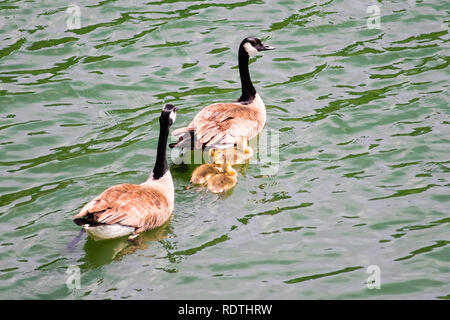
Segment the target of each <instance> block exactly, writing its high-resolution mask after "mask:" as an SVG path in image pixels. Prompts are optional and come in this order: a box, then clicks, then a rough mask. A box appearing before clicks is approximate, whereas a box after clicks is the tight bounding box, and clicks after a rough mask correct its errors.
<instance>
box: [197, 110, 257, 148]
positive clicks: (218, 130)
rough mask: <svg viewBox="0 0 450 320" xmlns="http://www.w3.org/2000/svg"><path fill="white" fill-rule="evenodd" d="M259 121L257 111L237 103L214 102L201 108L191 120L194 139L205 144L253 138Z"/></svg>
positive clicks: (226, 142) (234, 141)
mask: <svg viewBox="0 0 450 320" xmlns="http://www.w3.org/2000/svg"><path fill="white" fill-rule="evenodd" d="M259 126H260V121H259V117H258V113H257V111H255V110H253V109H250V108H248V107H246V106H242V105H238V104H231V105H230V104H215V105H211V106H209V107H206V108H205V109H203V110H202V111H201V112H200V113H199V114H198V115H197V116H196V117H195V118H194V120H193V121H192V127H193V128H194V130H195V136H196V140H197V141H199V142H200V143H201V144H205V145H206V146H210V145H213V144H215V143H220V144H228V143H232V144H234V143H236V142H237V141H238V138H239V137H247V138H249V139H250V138H253V137H254V136H256V134H257V133H258V129H259V128H258V127H259Z"/></svg>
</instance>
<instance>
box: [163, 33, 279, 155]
mask: <svg viewBox="0 0 450 320" xmlns="http://www.w3.org/2000/svg"><path fill="white" fill-rule="evenodd" d="M272 49H274V48H272V47H269V46H266V45H264V44H263V43H262V42H261V40H259V39H257V38H245V39H244V40H243V41H242V42H241V44H240V45H239V54H238V57H239V74H240V78H241V87H242V94H241V96H240V98H239V99H238V100H237V101H236V102H232V103H214V104H211V105H209V106H207V107H205V108H203V109H202V110H201V111H200V112H199V113H198V114H197V115H196V116H195V117H194V119H193V120H192V121H191V123H190V124H189V125H188V126H187V127H184V128H179V129H176V130H174V131H173V133H172V135H175V136H178V135H181V136H180V138H179V140H178V142H176V143H173V144H171V145H170V147H172V148H173V147H182V148H194V149H205V148H229V147H232V146H234V145H238V146H239V147H240V148H241V149H244V150H245V151H246V152H248V153H250V152H251V149H249V147H248V140H250V139H252V138H253V137H255V136H256V135H257V134H258V133H259V132H260V131H261V130H262V129H263V127H264V124H265V122H266V107H265V105H264V102H263V101H262V99H261V97H260V96H259V95H258V93H256V90H255V87H254V86H253V83H252V81H251V79H250V73H249V70H248V60H249V57H250V56H251V55H253V54H256V53H257V52H259V51H264V50H272Z"/></svg>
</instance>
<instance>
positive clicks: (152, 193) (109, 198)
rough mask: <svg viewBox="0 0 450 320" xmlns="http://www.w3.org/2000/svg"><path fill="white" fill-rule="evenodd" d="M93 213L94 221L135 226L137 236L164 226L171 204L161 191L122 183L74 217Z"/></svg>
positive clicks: (98, 197)
mask: <svg viewBox="0 0 450 320" xmlns="http://www.w3.org/2000/svg"><path fill="white" fill-rule="evenodd" d="M88 213H91V214H93V218H94V221H95V222H99V223H105V224H114V223H119V224H121V225H124V226H130V227H135V228H136V230H135V233H139V232H142V231H145V230H148V229H153V228H156V227H158V226H160V225H162V224H163V223H164V222H165V221H166V220H167V219H168V218H169V216H170V214H171V212H170V208H169V201H168V199H167V198H166V196H165V195H164V194H163V193H162V192H161V191H159V190H157V189H154V188H151V187H148V186H142V185H135V184H119V185H116V186H113V187H111V188H109V189H107V190H105V191H104V192H102V193H101V194H100V195H99V196H97V197H96V198H94V199H93V200H92V201H90V202H88V203H87V204H86V205H85V206H84V207H83V208H82V209H81V211H80V213H78V214H77V215H75V216H73V218H74V219H75V218H82V217H84V216H86V215H87V214H88Z"/></svg>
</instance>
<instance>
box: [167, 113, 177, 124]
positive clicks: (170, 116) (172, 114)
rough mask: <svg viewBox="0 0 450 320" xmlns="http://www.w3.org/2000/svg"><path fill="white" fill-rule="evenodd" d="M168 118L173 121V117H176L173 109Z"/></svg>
mask: <svg viewBox="0 0 450 320" xmlns="http://www.w3.org/2000/svg"><path fill="white" fill-rule="evenodd" d="M169 118H170V119H172V123H174V122H175V119H176V118H177V114H176V113H175V112H173V111H171V112H170V114H169Z"/></svg>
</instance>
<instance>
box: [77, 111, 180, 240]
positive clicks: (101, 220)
mask: <svg viewBox="0 0 450 320" xmlns="http://www.w3.org/2000/svg"><path fill="white" fill-rule="evenodd" d="M176 111H177V109H176V108H175V107H174V106H173V105H170V104H166V105H165V106H164V107H163V109H162V112H161V116H160V117H159V125H160V132H159V140H158V150H157V154H156V162H155V167H154V169H153V172H152V173H151V174H150V177H149V178H148V179H147V181H146V182H144V183H142V184H139V185H136V184H119V185H116V186H113V187H111V188H109V189H107V190H105V191H103V192H102V193H101V194H100V195H99V196H97V197H96V198H94V199H93V200H92V201H90V202H88V203H87V204H86V205H85V206H84V207H83V208H82V209H81V211H80V213H79V214H77V215H75V216H73V217H72V218H73V219H74V222H75V223H76V224H78V225H82V226H83V227H84V229H86V231H87V232H88V233H89V234H90V235H91V236H92V237H93V238H94V239H96V240H100V239H112V238H119V237H123V236H127V235H130V236H129V239H133V238H135V237H137V236H138V234H139V233H141V232H143V231H146V230H149V229H154V228H156V227H159V226H161V225H162V224H163V223H164V222H166V221H167V220H168V219H169V217H170V215H171V213H172V210H173V207H174V186H173V181H172V175H171V174H170V171H169V167H168V165H167V159H166V145H167V138H168V135H169V128H170V126H171V125H172V124H173V123H174V121H175V118H176Z"/></svg>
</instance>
